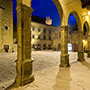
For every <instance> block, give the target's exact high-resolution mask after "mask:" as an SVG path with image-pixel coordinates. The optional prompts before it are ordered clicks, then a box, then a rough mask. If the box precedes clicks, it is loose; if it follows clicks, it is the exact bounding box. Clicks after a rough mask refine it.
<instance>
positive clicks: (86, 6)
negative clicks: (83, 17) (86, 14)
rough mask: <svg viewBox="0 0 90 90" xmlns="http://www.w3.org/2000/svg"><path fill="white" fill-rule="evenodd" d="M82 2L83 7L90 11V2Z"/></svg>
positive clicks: (82, 0)
mask: <svg viewBox="0 0 90 90" xmlns="http://www.w3.org/2000/svg"><path fill="white" fill-rule="evenodd" d="M81 2H82V7H83V8H87V9H90V0H81Z"/></svg>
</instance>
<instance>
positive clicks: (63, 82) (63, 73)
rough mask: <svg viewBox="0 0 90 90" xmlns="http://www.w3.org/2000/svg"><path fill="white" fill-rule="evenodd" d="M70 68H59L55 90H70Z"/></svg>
mask: <svg viewBox="0 0 90 90" xmlns="http://www.w3.org/2000/svg"><path fill="white" fill-rule="evenodd" d="M71 80H72V79H71V76H70V68H59V71H58V74H57V77H56V83H55V85H54V86H53V90H70V82H71Z"/></svg>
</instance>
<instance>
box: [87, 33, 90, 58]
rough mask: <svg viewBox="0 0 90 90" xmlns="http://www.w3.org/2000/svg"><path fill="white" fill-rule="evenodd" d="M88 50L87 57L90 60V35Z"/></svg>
mask: <svg viewBox="0 0 90 90" xmlns="http://www.w3.org/2000/svg"><path fill="white" fill-rule="evenodd" d="M87 41H88V50H87V57H88V58H90V34H89V35H88V39H87Z"/></svg>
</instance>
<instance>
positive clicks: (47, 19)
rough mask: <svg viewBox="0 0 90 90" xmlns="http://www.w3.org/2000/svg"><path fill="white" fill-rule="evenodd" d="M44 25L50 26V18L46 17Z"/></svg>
mask: <svg viewBox="0 0 90 90" xmlns="http://www.w3.org/2000/svg"><path fill="white" fill-rule="evenodd" d="M45 23H46V24H47V25H52V19H50V17H46V21H45Z"/></svg>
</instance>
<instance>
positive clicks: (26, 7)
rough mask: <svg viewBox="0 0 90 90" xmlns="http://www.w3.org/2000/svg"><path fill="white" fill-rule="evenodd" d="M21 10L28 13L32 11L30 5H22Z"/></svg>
mask: <svg viewBox="0 0 90 90" xmlns="http://www.w3.org/2000/svg"><path fill="white" fill-rule="evenodd" d="M22 10H23V11H24V12H25V13H27V14H29V15H30V14H31V13H32V12H33V11H34V10H33V9H32V8H31V7H28V6H26V5H22Z"/></svg>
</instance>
